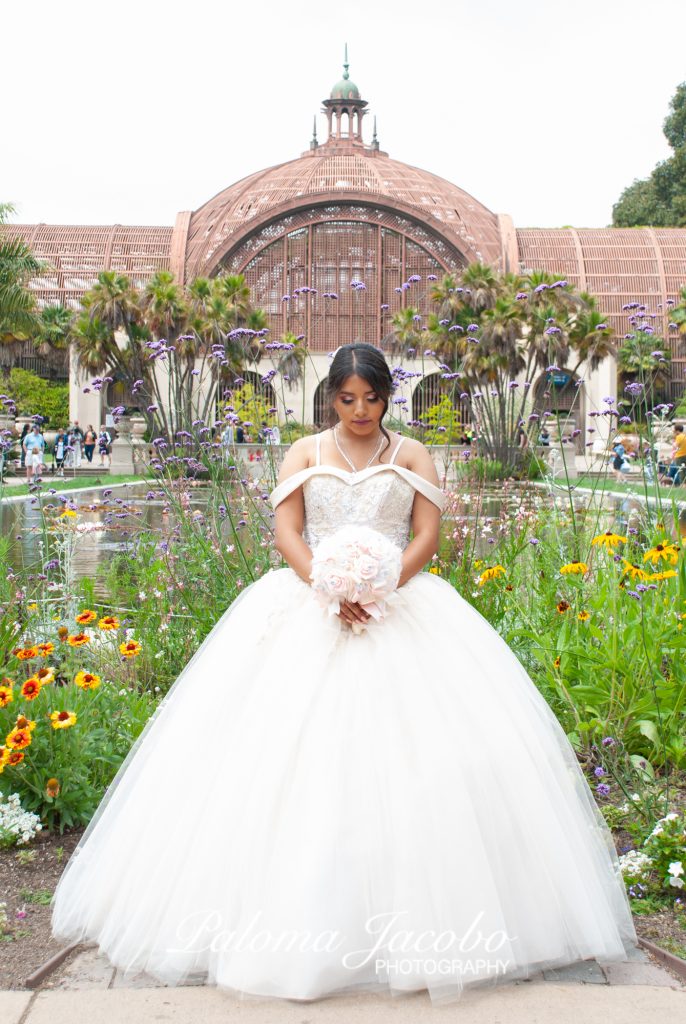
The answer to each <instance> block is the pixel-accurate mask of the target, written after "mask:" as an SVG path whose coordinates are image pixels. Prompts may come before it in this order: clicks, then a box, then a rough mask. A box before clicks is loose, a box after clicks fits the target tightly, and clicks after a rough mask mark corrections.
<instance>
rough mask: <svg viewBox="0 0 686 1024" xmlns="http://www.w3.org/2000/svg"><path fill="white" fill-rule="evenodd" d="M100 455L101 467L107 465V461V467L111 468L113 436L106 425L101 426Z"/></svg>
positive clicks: (99, 436)
mask: <svg viewBox="0 0 686 1024" xmlns="http://www.w3.org/2000/svg"><path fill="white" fill-rule="evenodd" d="M98 454H99V455H100V465H101V466H104V465H105V459H107V467H108V468H109V466H110V455H111V454H112V435H111V434H110V432H109V430H108V429H107V427H106V426H105V424H104V423H102V424H101V425H100V433H99V434H98Z"/></svg>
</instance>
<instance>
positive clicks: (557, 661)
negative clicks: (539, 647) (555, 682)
mask: <svg viewBox="0 0 686 1024" xmlns="http://www.w3.org/2000/svg"><path fill="white" fill-rule="evenodd" d="M561 660H562V659H561V658H560V656H559V654H558V656H557V658H555V661H554V662H553V665H554V666H555V668H559V667H560V661H561Z"/></svg>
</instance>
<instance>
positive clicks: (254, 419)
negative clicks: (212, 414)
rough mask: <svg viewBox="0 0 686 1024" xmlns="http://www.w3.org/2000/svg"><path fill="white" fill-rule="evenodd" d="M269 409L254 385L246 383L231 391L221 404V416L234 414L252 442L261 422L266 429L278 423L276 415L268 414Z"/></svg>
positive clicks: (255, 438)
mask: <svg viewBox="0 0 686 1024" xmlns="http://www.w3.org/2000/svg"><path fill="white" fill-rule="evenodd" d="M270 408H271V407H270V406H269V405H268V403H267V402H266V401H265V400H264V397H263V396H262V395H261V394H260V392H259V391H257V390H256V388H255V386H254V384H252V383H251V382H250V381H246V382H245V383H244V384H241V386H240V387H238V388H234V389H233V390H232V391H231V393H230V395H229V396H228V398H227V400H226V402H224V403H223V412H222V415H224V413H226V412H233V413H235V414H236V416H238V418H239V421H240V422H241V423H242V424H247V430H248V431H249V433H250V435H251V437H252V438H253V441H256V440H257V431H258V430H259V429H260V427H261V426H262V423H263V422H265V423H266V424H267V426H268V427H273V426H275V425H276V424H277V423H278V420H277V417H276V415H275V414H274V413H270V412H269V409H270Z"/></svg>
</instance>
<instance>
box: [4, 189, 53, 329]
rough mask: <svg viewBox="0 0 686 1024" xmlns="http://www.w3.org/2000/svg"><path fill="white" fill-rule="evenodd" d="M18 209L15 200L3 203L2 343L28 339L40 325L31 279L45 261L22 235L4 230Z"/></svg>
mask: <svg viewBox="0 0 686 1024" xmlns="http://www.w3.org/2000/svg"><path fill="white" fill-rule="evenodd" d="M14 212H15V210H14V207H13V206H12V204H11V203H0V343H2V344H5V345H8V344H9V345H11V344H17V343H18V342H23V341H26V340H27V339H28V338H29V337H31V335H32V334H34V333H35V331H36V330H37V327H38V311H37V309H36V304H35V299H34V296H33V294H32V292H31V291H30V290H29V287H28V285H29V281H30V280H31V278H32V277H35V276H36V275H37V274H39V273H40V272H41V270H42V269H43V266H44V264H43V263H42V262H41V261H40V260H38V259H36V257H35V256H34V254H33V252H32V251H31V249H30V248H29V247H28V245H26V243H25V242H23V241H22V240H21V239H20V238H15V239H12V238H9V237H8V235H7V233H6V232H5V231H3V226H4V225H5V224H6V223H7V220H8V218H9V217H10V216H11V215H12V214H13V213H14Z"/></svg>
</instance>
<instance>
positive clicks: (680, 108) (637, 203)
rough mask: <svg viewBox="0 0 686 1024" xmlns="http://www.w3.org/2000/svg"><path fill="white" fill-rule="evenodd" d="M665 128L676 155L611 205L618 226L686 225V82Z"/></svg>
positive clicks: (675, 98) (658, 166)
mask: <svg viewBox="0 0 686 1024" xmlns="http://www.w3.org/2000/svg"><path fill="white" fill-rule="evenodd" d="M670 110H671V113H670V114H669V115H668V116H667V118H666V119H665V122H664V124H663V130H664V133H665V136H666V138H667V141H668V143H669V145H670V146H671V148H672V149H673V151H674V152H673V155H672V156H671V157H668V158H667V160H663V161H662V162H661V163H659V164H658V165H657V166H656V167H655V169H654V170H653V172H652V174H651V175H650V177H649V178H646V179H644V180H634V182H633V183H632V184H631V185H629V186H628V188H626V189H624V191H623V192H622V194H621V196H620V197H619V199H618V201H617V202H616V203H615V205H614V206H613V208H612V223H613V225H614V226H615V227H637V226H639V225H642V224H651V225H654V226H660V227H682V226H683V225H684V224H686V128H685V126H686V82H682V83H681V85H679V86H678V88H677V90H676V93H675V94H674V96H673V97H672V99H671V101H670Z"/></svg>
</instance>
